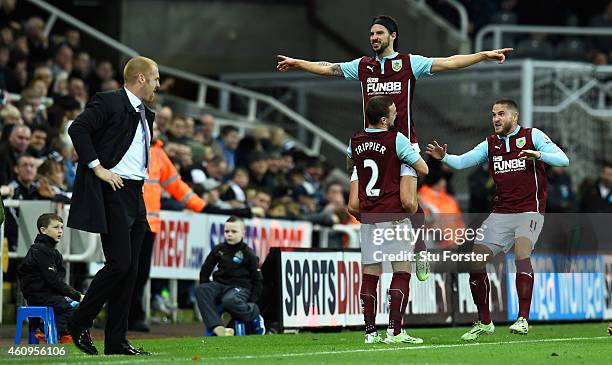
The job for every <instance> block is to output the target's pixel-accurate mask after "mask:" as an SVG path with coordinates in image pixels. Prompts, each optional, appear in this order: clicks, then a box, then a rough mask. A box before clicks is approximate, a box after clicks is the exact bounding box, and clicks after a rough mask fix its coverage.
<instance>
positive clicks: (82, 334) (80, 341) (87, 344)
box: [68, 328, 98, 355]
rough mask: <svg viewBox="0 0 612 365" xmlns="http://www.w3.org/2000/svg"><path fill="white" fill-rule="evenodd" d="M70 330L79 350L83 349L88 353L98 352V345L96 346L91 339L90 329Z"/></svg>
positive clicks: (95, 353)
mask: <svg viewBox="0 0 612 365" xmlns="http://www.w3.org/2000/svg"><path fill="white" fill-rule="evenodd" d="M68 331H69V332H70V335H71V336H72V342H73V343H74V345H75V346H76V347H77V348H78V349H79V350H81V351H83V352H84V353H86V354H88V355H97V354H98V349H96V346H94V343H93V341H92V340H91V336H90V334H89V329H87V328H82V329H80V328H69V329H68Z"/></svg>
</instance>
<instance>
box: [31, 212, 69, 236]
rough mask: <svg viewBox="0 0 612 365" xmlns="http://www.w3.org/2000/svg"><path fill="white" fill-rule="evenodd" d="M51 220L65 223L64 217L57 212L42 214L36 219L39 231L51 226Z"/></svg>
mask: <svg viewBox="0 0 612 365" xmlns="http://www.w3.org/2000/svg"><path fill="white" fill-rule="evenodd" d="M51 222H61V223H64V220H63V219H62V217H60V216H59V215H57V214H55V213H45V214H43V215H41V216H40V217H38V220H37V221H36V228H38V232H39V233H40V229H41V228H43V227H44V228H47V227H49V225H50V224H51Z"/></svg>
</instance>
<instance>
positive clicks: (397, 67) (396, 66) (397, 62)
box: [391, 60, 402, 72]
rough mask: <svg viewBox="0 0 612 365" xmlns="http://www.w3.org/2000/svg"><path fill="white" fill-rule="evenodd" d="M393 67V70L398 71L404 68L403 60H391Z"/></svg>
mask: <svg viewBox="0 0 612 365" xmlns="http://www.w3.org/2000/svg"><path fill="white" fill-rule="evenodd" d="M391 68H392V69H393V71H395V72H398V71H399V70H401V69H402V60H393V61H391Z"/></svg>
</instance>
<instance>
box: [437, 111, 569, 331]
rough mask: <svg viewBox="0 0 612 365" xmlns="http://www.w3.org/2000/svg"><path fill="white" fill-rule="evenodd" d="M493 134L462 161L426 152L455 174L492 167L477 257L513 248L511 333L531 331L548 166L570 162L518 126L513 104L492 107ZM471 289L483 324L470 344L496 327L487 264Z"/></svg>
mask: <svg viewBox="0 0 612 365" xmlns="http://www.w3.org/2000/svg"><path fill="white" fill-rule="evenodd" d="M492 113H493V129H494V132H495V133H494V134H491V135H490V136H488V137H487V138H486V139H485V140H484V141H483V142H481V143H480V144H478V145H477V146H476V147H475V148H474V149H472V150H471V151H469V152H467V153H464V154H462V155H460V156H457V155H451V154H448V153H447V152H446V151H447V145H446V144H445V145H443V146H440V145H439V144H438V142H436V141H433V143H431V144H429V145H428V146H427V154H429V155H431V156H433V157H434V158H436V159H438V160H442V162H444V163H446V164H447V165H448V166H450V167H452V168H454V169H465V168H468V167H471V166H476V165H480V164H482V163H484V162H487V161H488V164H489V173H490V174H491V177H492V178H493V181H494V182H495V187H496V196H495V200H494V206H493V212H492V213H491V215H489V217H488V218H487V219H486V220H485V221H484V222H483V223H482V226H481V229H482V230H483V234H482V236H483V238H482V239H481V240H478V237H477V240H476V241H475V242H474V249H473V251H474V252H475V253H478V254H484V255H487V256H485V257H487V259H488V260H489V259H491V258H493V256H495V255H497V254H498V253H500V252H501V251H504V252H508V251H509V250H510V248H512V246H514V255H515V264H516V291H517V294H518V300H519V311H518V319H517V320H516V322H515V323H514V324H513V325H512V326H510V331H511V332H512V333H516V334H521V335H526V334H527V332H528V331H529V324H528V319H529V308H530V305H531V294H532V292H533V268H532V266H531V252H532V251H533V248H534V246H535V243H536V241H537V239H538V236H539V235H540V231H541V230H542V225H543V223H544V211H545V210H546V195H547V192H546V188H547V178H546V172H545V171H544V164H545V163H547V164H549V165H551V166H568V165H569V159H568V158H567V156H566V155H565V153H564V152H563V151H562V150H561V149H560V148H559V147H557V145H555V144H554V143H553V142H552V141H551V140H550V138H548V136H546V134H544V132H542V131H540V130H539V129H536V128H524V127H521V126H520V125H518V119H519V111H518V105H517V104H516V102H514V101H513V100H499V101H497V102H495V104H493V109H492ZM469 280H470V289H471V291H472V297H473V299H474V304H476V306H477V308H478V318H479V321H478V322H476V323H475V324H474V327H473V328H472V329H471V330H470V331H468V332H466V333H465V334H464V335H463V336H461V338H462V339H463V340H465V341H472V340H475V339H477V338H479V337H480V336H482V335H484V334H491V333H493V331H494V330H495V326H494V325H493V322H492V321H491V314H490V312H489V288H490V285H489V277H488V275H487V272H486V262H484V261H483V262H480V263H476V264H475V265H474V266H473V267H472V268H471V269H470V279H469Z"/></svg>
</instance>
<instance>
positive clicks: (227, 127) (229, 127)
mask: <svg viewBox="0 0 612 365" xmlns="http://www.w3.org/2000/svg"><path fill="white" fill-rule="evenodd" d="M231 132H236V133H238V128H236V127H234V126H233V125H224V126H223V127H221V131H220V134H221V137H225V136H227V135H228V134H230V133H231Z"/></svg>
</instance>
